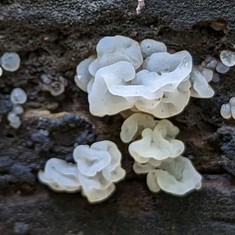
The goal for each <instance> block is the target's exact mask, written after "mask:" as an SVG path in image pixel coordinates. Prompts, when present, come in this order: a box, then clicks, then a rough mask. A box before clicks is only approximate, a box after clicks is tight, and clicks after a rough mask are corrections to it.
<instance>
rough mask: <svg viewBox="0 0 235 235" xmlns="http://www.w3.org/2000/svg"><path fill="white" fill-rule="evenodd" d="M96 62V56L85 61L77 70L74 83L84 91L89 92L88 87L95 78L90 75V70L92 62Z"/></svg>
mask: <svg viewBox="0 0 235 235" xmlns="http://www.w3.org/2000/svg"><path fill="white" fill-rule="evenodd" d="M94 60H95V56H90V57H89V58H87V59H85V60H83V61H82V62H81V63H80V64H79V65H78V66H77V69H76V75H75V77H74V81H75V83H76V85H77V86H78V87H79V88H80V89H81V90H83V91H85V92H87V85H88V83H89V82H90V81H91V80H92V78H93V76H92V75H91V74H90V73H89V71H88V68H89V65H90V64H91V62H92V61H94Z"/></svg>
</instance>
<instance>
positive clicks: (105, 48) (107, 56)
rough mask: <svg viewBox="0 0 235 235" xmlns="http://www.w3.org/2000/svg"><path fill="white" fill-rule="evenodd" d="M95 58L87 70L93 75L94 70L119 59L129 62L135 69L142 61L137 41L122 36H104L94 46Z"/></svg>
mask: <svg viewBox="0 0 235 235" xmlns="http://www.w3.org/2000/svg"><path fill="white" fill-rule="evenodd" d="M96 51H97V59H95V60H94V61H92V62H91V64H90V66H89V72H90V74H91V75H92V76H95V74H96V72H97V71H98V70H99V69H100V68H103V67H105V66H108V65H111V64H114V63H116V62H119V61H128V62H130V63H131V64H132V65H133V66H134V68H135V69H137V68H139V67H140V65H141V64H142V62H143V58H142V55H141V51H140V46H139V43H138V42H136V41H134V40H132V39H131V38H128V37H124V36H119V35H117V36H114V37H104V38H102V39H101V40H100V41H99V43H98V44H97V47H96Z"/></svg>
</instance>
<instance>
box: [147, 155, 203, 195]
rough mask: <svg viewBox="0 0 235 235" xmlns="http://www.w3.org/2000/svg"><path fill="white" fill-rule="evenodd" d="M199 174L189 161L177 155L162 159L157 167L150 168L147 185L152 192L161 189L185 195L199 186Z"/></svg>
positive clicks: (200, 179) (200, 178)
mask: <svg viewBox="0 0 235 235" xmlns="http://www.w3.org/2000/svg"><path fill="white" fill-rule="evenodd" d="M201 181H202V177H201V175H200V174H199V173H198V172H197V171H196V170H195V168H194V167H193V165H192V163H191V161H190V160H189V159H187V158H185V157H182V156H179V157H177V158H175V159H170V160H166V161H163V162H162V163H161V165H160V166H159V169H155V170H151V171H150V172H149V173H148V175H147V185H148V187H149V189H150V190H151V191H152V192H158V191H160V190H163V191H165V192H167V193H170V194H174V195H179V196H181V195H185V194H187V193H189V192H191V191H192V190H195V189H196V190H198V189H200V188H201Z"/></svg>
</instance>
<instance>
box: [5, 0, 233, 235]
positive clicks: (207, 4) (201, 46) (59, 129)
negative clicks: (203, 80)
mask: <svg viewBox="0 0 235 235" xmlns="http://www.w3.org/2000/svg"><path fill="white" fill-rule="evenodd" d="M136 6H137V1H135V0H130V1H124V0H116V1H114V0H110V1H109V0H108V1H104V0H98V1H92V0H87V1H80V0H65V1H62V0H58V1H53V0H48V1H41V0H27V1H23V0H2V1H1V3H0V55H1V54H2V53H4V52H5V51H14V52H17V53H18V54H19V55H20V57H21V60H22V62H21V67H20V69H19V70H18V71H17V72H14V73H7V72H6V73H4V75H3V76H2V77H1V78H0V119H1V122H0V130H1V131H0V234H2V235H5V234H7V235H8V234H33V235H36V234H40V235H41V234H52V235H53V234H58V235H60V234H61V235H64V234H68V235H72V234H80V235H81V234H84V235H87V234H92V235H93V234H94V235H96V234H97V235H102V234H104V235H108V234H124V235H125V234H128V235H130V234H134V235H139V234H141V235H142V234H200V235H201V234H234V233H235V225H234V224H235V178H234V176H235V148H234V147H235V143H234V142H235V139H234V138H235V137H234V136H235V124H234V120H229V121H226V120H224V119H223V118H222V117H221V116H220V113H219V112H220V107H221V105H222V104H223V103H226V102H228V100H229V98H230V97H231V96H234V88H235V80H234V72H235V69H234V68H233V69H230V71H229V72H228V73H226V74H224V75H221V76H220V80H219V81H218V82H213V83H211V85H212V87H213V89H214V90H215V92H216V94H215V96H214V97H213V98H211V99H207V100H205V99H201V100H199V99H191V100H190V104H189V105H188V106H187V107H186V109H185V110H184V112H182V113H181V114H180V115H178V116H176V117H174V118H172V119H171V120H172V122H173V123H174V124H175V125H176V126H178V127H179V128H180V130H181V133H180V135H179V139H181V140H183V141H184V142H185V145H186V151H185V153H184V155H185V156H186V157H189V158H190V159H191V160H192V162H193V163H194V165H195V167H196V168H197V170H198V171H199V172H201V173H202V175H203V188H202V189H201V190H200V191H199V192H194V193H192V194H190V195H188V196H186V197H174V196H171V195H167V194H165V193H162V192H161V193H159V194H157V195H155V194H153V193H151V192H149V190H148V188H147V186H146V183H145V177H143V176H137V175H135V174H134V173H133V171H132V164H133V161H132V159H131V158H130V156H129V155H128V151H127V146H126V145H125V144H123V143H121V141H120V139H119V132H120V126H121V124H122V122H123V119H122V117H121V116H119V115H116V116H112V117H105V118H99V117H94V116H92V115H91V114H90V113H89V108H88V102H87V94H86V93H84V92H82V91H81V90H79V88H77V87H76V85H75V84H74V81H73V77H74V74H75V68H76V65H77V64H78V63H79V62H80V61H81V60H83V59H84V58H86V57H88V56H90V55H91V54H94V52H95V46H96V44H97V42H98V40H99V39H100V38H101V37H103V36H105V35H117V34H120V35H125V36H129V37H132V38H133V39H135V40H137V41H140V40H142V39H145V38H152V39H156V40H159V41H162V42H164V43H166V45H167V46H168V48H171V49H173V50H182V49H185V50H188V51H189V52H190V53H191V54H192V56H193V59H194V63H195V64H200V63H201V62H202V61H203V60H204V59H205V58H206V57H207V56H208V55H211V56H214V57H216V58H218V57H219V53H220V51H221V50H223V49H231V50H233V45H234V44H235V3H234V1H230V0H226V1H219V0H214V1H212V0H197V1H186V0H176V1H171V0H165V1H163V0H146V7H145V8H144V9H143V11H142V14H141V15H139V16H137V15H136V13H135V8H136ZM42 74H47V75H50V76H53V77H59V76H63V77H64V78H66V79H67V81H68V86H67V87H66V90H65V92H64V93H63V94H62V95H60V96H58V97H54V96H51V95H50V93H48V92H46V91H43V90H42V89H41V86H40V85H39V84H40V76H41V75H42ZM14 87H21V88H23V89H24V90H25V91H26V92H27V95H28V101H27V103H26V104H25V105H24V108H25V113H24V115H23V117H22V122H23V124H22V126H21V127H20V128H19V129H18V130H14V129H12V128H11V127H10V126H9V123H8V122H7V118H6V116H7V113H8V112H9V111H10V110H11V108H12V106H11V103H10V99H9V94H10V92H11V90H12V89H13V88H14ZM41 130H47V131H48V133H49V135H46V136H45V135H44V134H43V132H42V131H41ZM102 139H109V140H112V141H115V142H116V143H117V144H118V146H119V148H120V149H121V151H122V153H123V167H124V168H125V169H126V170H127V178H126V179H125V180H124V181H123V182H121V183H119V184H118V185H117V190H116V192H115V194H113V195H112V197H111V198H110V199H108V200H107V201H105V202H103V203H101V204H98V205H90V204H89V203H88V202H87V201H86V199H85V198H83V197H82V196H81V195H80V193H76V194H57V193H54V192H51V191H50V190H49V189H48V188H46V187H44V186H43V185H41V184H40V183H39V182H38V181H37V177H36V175H37V172H38V170H39V169H41V168H43V166H44V164H45V162H46V160H47V159H49V158H51V157H58V158H61V159H66V160H68V161H70V160H72V150H73V148H74V143H78V144H91V143H93V142H94V141H97V140H102Z"/></svg>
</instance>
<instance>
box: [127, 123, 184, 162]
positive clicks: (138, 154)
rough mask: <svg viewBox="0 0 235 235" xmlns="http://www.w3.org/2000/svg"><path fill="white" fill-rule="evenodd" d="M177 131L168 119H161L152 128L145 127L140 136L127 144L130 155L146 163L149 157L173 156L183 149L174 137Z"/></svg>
mask: <svg viewBox="0 0 235 235" xmlns="http://www.w3.org/2000/svg"><path fill="white" fill-rule="evenodd" d="M178 133H179V130H178V128H177V127H175V126H173V124H172V123H171V122H170V121H168V120H161V121H159V122H158V124H157V125H156V126H155V128H154V129H153V130H151V129H149V128H146V129H144V130H143V132H142V134H141V135H142V138H141V139H140V140H136V141H134V142H132V143H131V144H130V145H129V152H130V155H131V156H132V157H133V158H134V159H135V161H137V162H138V163H147V162H148V161H149V159H154V160H157V161H162V160H164V159H167V158H175V157H177V156H179V155H180V154H181V153H183V151H184V144H183V142H182V141H180V140H176V139H175V137H176V135H177V134H178Z"/></svg>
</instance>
